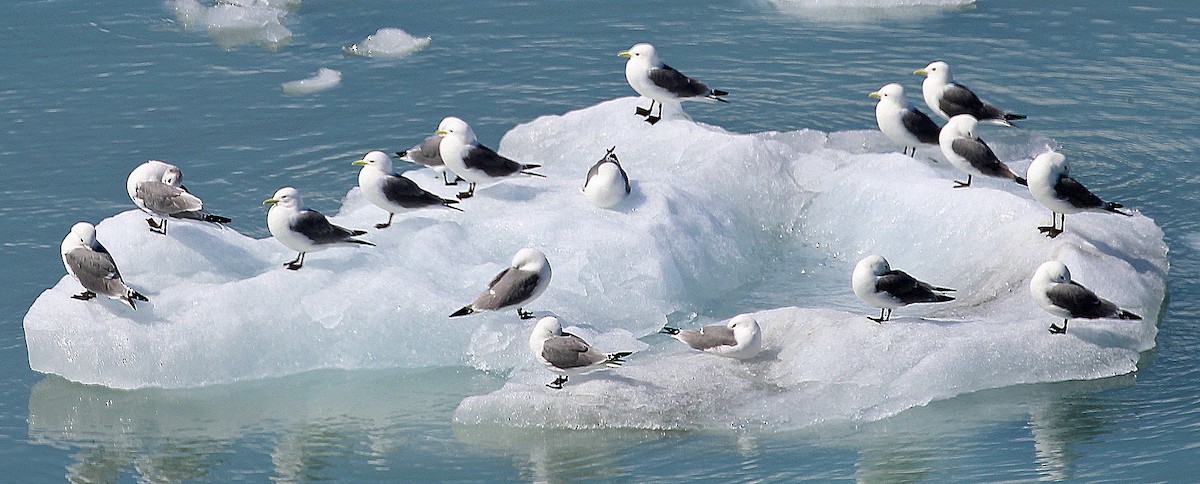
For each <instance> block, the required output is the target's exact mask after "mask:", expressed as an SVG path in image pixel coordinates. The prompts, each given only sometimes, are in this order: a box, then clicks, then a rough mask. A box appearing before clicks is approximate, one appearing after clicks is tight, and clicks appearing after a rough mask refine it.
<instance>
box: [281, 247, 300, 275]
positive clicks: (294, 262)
mask: <svg viewBox="0 0 1200 484" xmlns="http://www.w3.org/2000/svg"><path fill="white" fill-rule="evenodd" d="M283 266H284V267H287V268H288V269H290V270H293V271H294V270H298V269H300V268H301V267H304V253H303V252H301V253H299V254H297V255H296V258H295V259H293V260H292V261H291V262H288V263H287V264H284V265H283Z"/></svg>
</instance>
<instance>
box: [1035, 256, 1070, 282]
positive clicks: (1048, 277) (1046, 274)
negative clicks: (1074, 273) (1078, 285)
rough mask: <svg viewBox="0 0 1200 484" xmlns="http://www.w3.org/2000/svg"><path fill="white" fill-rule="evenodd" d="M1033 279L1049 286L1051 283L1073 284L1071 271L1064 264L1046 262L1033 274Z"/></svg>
mask: <svg viewBox="0 0 1200 484" xmlns="http://www.w3.org/2000/svg"><path fill="white" fill-rule="evenodd" d="M1033 278H1034V280H1037V281H1041V282H1042V283H1047V284H1048V283H1051V282H1057V283H1059V284H1067V283H1069V282H1071V271H1070V270H1068V269H1067V266H1066V264H1063V263H1062V262H1059V261H1056V260H1052V261H1046V262H1043V263H1042V265H1040V266H1038V268H1037V271H1036V272H1034V273H1033Z"/></svg>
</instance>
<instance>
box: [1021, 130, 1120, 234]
mask: <svg viewBox="0 0 1200 484" xmlns="http://www.w3.org/2000/svg"><path fill="white" fill-rule="evenodd" d="M1069 169H1070V168H1069V167H1068V165H1067V157H1065V156H1063V155H1062V154H1061V153H1056V152H1054V151H1049V152H1046V153H1042V154H1040V155H1037V156H1036V157H1035V158H1034V159H1033V163H1030V164H1029V170H1028V171H1027V172H1026V176H1028V177H1029V193H1031V194H1033V199H1034V200H1037V201H1038V203H1041V204H1042V205H1043V206H1045V207H1046V208H1048V209H1050V213H1051V215H1050V217H1051V218H1050V225H1049V226H1041V227H1038V230H1039V231H1041V232H1042V233H1044V234H1046V235H1047V236H1048V237H1050V238H1054V237H1058V235H1059V234H1061V233H1063V230H1066V228H1067V214H1069V213H1082V212H1099V213H1115V214H1120V215H1124V216H1126V217H1131V216H1132V215H1131V214H1129V213H1127V212H1122V211H1121V210H1120V209H1121V208H1124V206H1123V205H1121V204H1119V203H1116V202H1106V201H1104V200H1101V199H1100V197H1097V196H1096V195H1094V194H1093V193H1092V192H1091V191H1089V190H1088V189H1087V187H1085V186H1083V184H1081V183H1079V182H1077V181H1075V179H1074V178H1071V177H1070V175H1068V174H1067V172H1068V171H1069ZM1060 217H1061V219H1062V225H1061V226H1060V225H1059V218H1060Z"/></svg>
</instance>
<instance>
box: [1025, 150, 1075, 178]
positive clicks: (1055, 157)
mask: <svg viewBox="0 0 1200 484" xmlns="http://www.w3.org/2000/svg"><path fill="white" fill-rule="evenodd" d="M1034 167H1042V168H1043V169H1046V170H1049V171H1050V173H1054V174H1066V173H1067V170H1068V169H1069V168H1068V166H1067V157H1066V156H1063V154H1062V153H1059V152H1057V151H1047V152H1045V153H1042V154H1040V155H1037V156H1036V157H1034V159H1033V163H1030V164H1029V169H1030V171H1033V170H1034Z"/></svg>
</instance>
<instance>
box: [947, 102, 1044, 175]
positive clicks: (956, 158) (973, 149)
mask: <svg viewBox="0 0 1200 484" xmlns="http://www.w3.org/2000/svg"><path fill="white" fill-rule="evenodd" d="M978 125H979V122H978V121H976V120H975V118H974V117H973V116H971V115H970V114H960V115H958V116H955V117H953V118H950V121H949V122H947V123H946V125H945V126H942V132H941V133H940V134H939V135H938V145H939V146H940V147H941V148H942V155H945V156H946V159H947V160H949V161H950V164H951V165H954V167H955V168H958V169H959V170H962V172H963V173H966V174H967V181H965V182H960V181H958V180H955V181H954V183H955V185H954V188H965V187H969V186H971V175H986V176H991V177H996V178H1003V179H1006V180H1012V181H1015V182H1017V184H1020V185H1027V184H1028V183H1027V182H1026V181H1025V179H1024V178H1021V177H1020V176H1019V175H1017V174H1016V173H1013V171H1012V169H1010V168H1009V167H1008V165H1005V164H1004V162H1003V161H1000V158H999V157H997V156H996V153H994V152H992V148H991V147H990V146H988V145H987V143H984V142H983V140H982V139H979V137H978V136H975V128H976V127H977V126H978Z"/></svg>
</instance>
